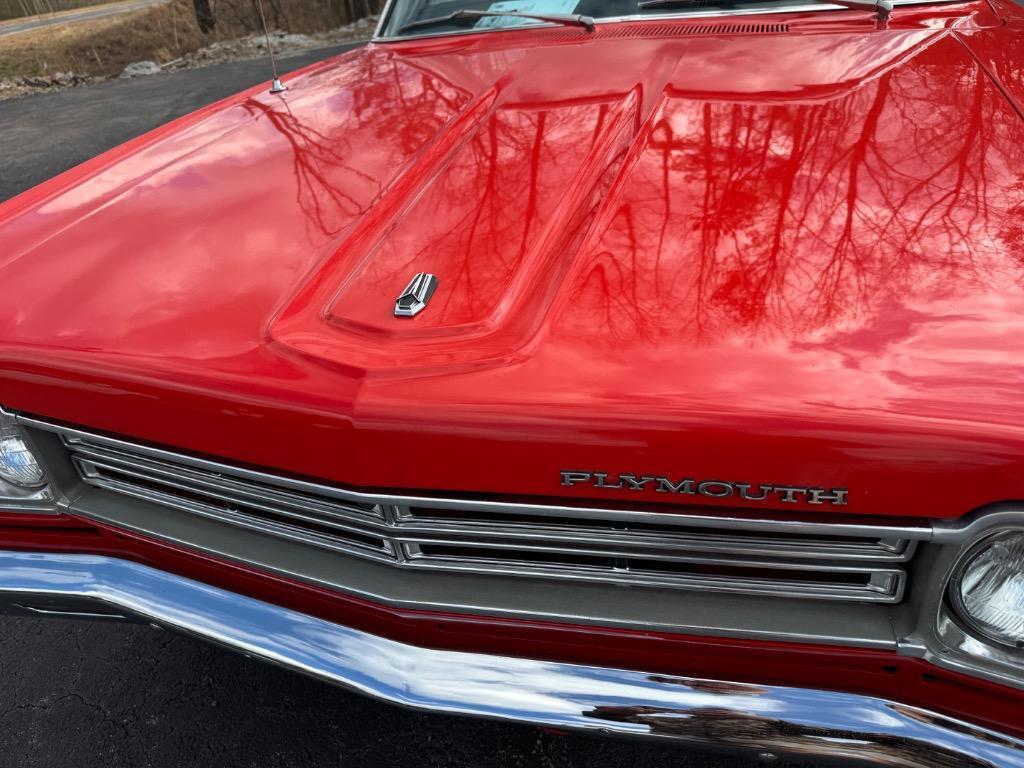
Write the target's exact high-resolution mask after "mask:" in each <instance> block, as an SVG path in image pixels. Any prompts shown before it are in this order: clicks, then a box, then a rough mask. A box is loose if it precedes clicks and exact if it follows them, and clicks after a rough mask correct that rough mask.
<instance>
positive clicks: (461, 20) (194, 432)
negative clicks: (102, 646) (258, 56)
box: [0, 0, 1024, 766]
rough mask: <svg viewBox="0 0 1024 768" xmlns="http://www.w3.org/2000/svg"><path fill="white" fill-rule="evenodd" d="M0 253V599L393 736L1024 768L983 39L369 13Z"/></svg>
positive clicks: (767, 23)
mask: <svg viewBox="0 0 1024 768" xmlns="http://www.w3.org/2000/svg"><path fill="white" fill-rule="evenodd" d="M284 86H285V87H286V90H281V88H277V87H275V88H274V89H272V90H271V89H270V88H268V85H263V86H260V87H258V88H254V89H252V90H250V91H248V92H246V93H242V94H239V95H238V96H235V97H232V98H229V99H227V100H225V101H222V102H220V103H218V104H215V105H213V106H211V107H208V108H206V109H203V110H200V111H199V112H197V113H195V114H192V115H189V116H188V117H185V118H183V119H180V120H178V121H176V122H173V123H171V124H169V125H167V126H164V127H162V128H160V129H159V130H157V131H154V132H152V133H150V134H148V135H145V136H143V137H141V138H139V139H136V140H134V141H132V142H130V143H128V144H126V145H124V146H122V147H120V148H118V149H115V150H113V151H111V152H108V153H106V154H104V155H102V156H100V157H97V158H96V159H94V160H92V161H90V162H88V163H86V164H85V165H83V166H80V167H78V168H75V169H74V170H71V171H69V172H68V173H65V174H63V175H62V176H60V177H58V178H56V179H53V180H52V181H50V182H48V183H46V184H43V185H42V186H40V187H38V188H36V189H33V190H31V191H29V192H27V193H25V194H22V195H21V196H19V197H17V198H15V199H13V200H11V201H9V202H7V203H6V204H4V205H3V206H0V243H2V249H0V295H2V301H0V403H2V406H3V412H2V414H3V415H2V417H0V508H2V511H0V596H2V602H3V604H4V605H5V610H8V611H29V612H33V613H40V612H41V613H46V614H66V615H83V614H84V615H97V614H103V615H110V616H115V617H122V618H125V619H130V620H143V621H146V622H153V623H155V624H158V625H161V626H164V627H168V628H172V629H175V630H180V631H182V632H186V633H189V634H191V635H195V636H198V637H202V638H207V639H209V640H212V641H214V642H217V643H221V644H223V645H226V646H229V647H231V648H235V649H237V650H239V651H242V652H245V653H248V654H251V655H253V656H256V657H260V658H263V659H266V660H268V661H271V662H274V663H276V664H280V665H283V666H285V667H288V668H291V669H294V670H297V671H299V672H303V673H306V674H310V675H314V676H316V677H318V678H321V679H323V680H327V681H330V682H333V683H338V684H340V685H344V686H348V687H350V688H354V689H356V690H358V691H362V692H364V693H367V694H369V695H371V696H376V697H379V698H381V699H385V700H387V701H391V702H394V703H396V704H401V705H407V706H411V707H416V708H421V709H426V710H433V711H438V712H449V713H459V714H464V715H474V716H484V717H491V718H499V719H504V720H511V721H519V722H525V723H532V724H537V725H543V726H548V727H553V728H559V729H583V730H589V731H592V732H598V733H605V734H619V735H638V736H648V737H656V738H657V737H660V738H662V739H666V740H674V741H676V742H678V743H681V744H685V745H693V746H695V747H698V748H701V749H707V748H711V749H724V750H733V751H737V752H740V753H751V754H753V755H755V756H756V755H759V756H760V760H761V762H763V763H764V764H766V765H771V764H776V763H780V762H783V761H786V760H797V761H800V762H801V763H803V762H813V763H817V762H819V761H824V762H844V761H850V762H855V763H867V764H876V765H880V766H1020V765H1024V9H1022V8H1021V7H1020V6H1018V5H1016V4H1014V3H1013V2H1010V1H1009V0H972V1H971V2H947V3H942V2H907V1H906V0H895V2H894V3H890V2H889V1H888V0H877V2H876V0H844V2H842V3H833V2H830V1H827V0H820V1H817V0H804V1H803V2H800V3H787V2H785V0H765V2H747V1H746V0H734V1H731V2H723V0H639V2H638V1H637V0H581V2H579V3H577V2H576V0H564V1H563V0H523V2H494V3H490V4H488V3H479V2H476V3H475V4H474V3H473V2H470V5H468V6H466V5H464V4H462V0H458V1H455V2H453V1H452V0H394V1H393V2H392V3H391V5H390V6H389V7H388V8H387V9H386V10H385V12H384V13H383V15H382V18H381V21H380V26H379V28H378V31H377V34H376V37H375V39H374V40H373V41H372V42H371V43H370V44H369V45H367V46H366V47H364V48H362V49H359V50H357V51H354V52H351V53H348V54H345V55H343V56H341V57H339V58H336V59H333V60H330V61H326V62H323V63H320V64H317V65H315V66H312V67H310V68H308V69H306V70H304V71H302V72H300V73H298V74H296V75H295V76H293V77H290V78H287V79H286V81H285V83H284Z"/></svg>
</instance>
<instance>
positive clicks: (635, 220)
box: [580, 52, 1024, 339]
mask: <svg viewBox="0 0 1024 768" xmlns="http://www.w3.org/2000/svg"><path fill="white" fill-rule="evenodd" d="M1022 53H1024V52H1022ZM926 58H927V57H926V56H925V55H923V54H922V55H921V59H926ZM702 99H703V100H702V101H695V100H694V99H693V98H692V95H691V94H688V93H686V92H685V91H679V92H670V93H669V94H668V99H667V101H666V102H665V103H664V104H663V105H662V106H661V107H660V113H659V115H658V116H657V119H656V120H655V121H653V123H652V125H651V128H650V129H649V131H648V132H647V134H646V135H645V136H643V137H642V138H643V140H644V141H645V143H646V151H645V153H644V155H643V158H642V160H641V162H639V163H637V165H636V166H635V168H634V170H633V172H632V176H631V178H630V180H629V181H628V183H627V184H626V185H625V186H624V188H623V193H622V195H621V202H620V206H619V209H618V213H617V215H616V217H615V219H614V222H613V224H612V226H610V227H608V228H607V230H605V232H604V233H603V236H602V240H601V242H600V244H599V246H598V247H597V248H596V249H595V251H594V252H593V255H592V256H591V257H590V258H591V260H590V265H589V269H590V279H588V280H587V282H586V284H585V287H584V288H583V290H582V292H581V297H580V303H581V305H582V306H583V307H584V308H585V309H586V310H587V311H589V312H591V313H599V314H604V315H606V316H607V317H608V321H607V322H608V326H607V327H608V329H609V331H610V332H611V333H613V334H620V335H621V336H622V337H623V338H628V337H630V336H634V335H646V334H653V333H661V334H678V333H679V332H681V331H685V330H687V329H689V331H690V332H691V333H692V334H693V335H694V336H695V337H696V338H698V339H700V338H702V337H704V336H705V334H714V335H715V336H716V337H717V336H720V335H721V334H722V333H723V332H725V333H731V334H742V335H745V336H748V337H750V338H768V337H771V336H774V335H776V334H780V333H781V334H784V335H787V336H792V334H793V333H794V332H796V333H798V334H799V333H804V334H819V333H820V332H821V331H822V330H823V329H825V330H827V329H828V328H837V327H839V326H841V325H844V324H847V323H849V322H851V321H857V320H860V321H863V320H864V319H865V318H866V317H873V316H875V315H877V313H878V312H880V311H881V308H882V307H883V306H885V305H886V302H888V301H891V298H892V297H893V296H905V295H908V294H912V293H914V292H915V291H917V290H920V289H921V288H922V287H928V286H943V285H949V284H954V285H965V284H966V285H976V286H982V287H984V286H987V285H996V284H999V285H1002V284H1005V282H1006V281H1007V280H1011V281H1014V282H1017V283H1021V284H1024V259H1018V260H1017V261H1016V262H1013V261H1012V260H1007V258H1006V255H1005V251H1006V250H1007V249H1008V247H1009V250H1012V251H1013V252H1015V253H1020V249H1021V246H1022V244H1024V242H1022V241H1024V227H1020V226H1015V225H1014V224H1013V223H1012V221H1013V220H1014V216H1013V215H1012V214H1013V213H1014V212H1016V214H1017V216H1018V217H1019V214H1020V213H1021V212H1024V203H1021V202H1020V191H1021V190H1022V188H1024V179H1022V177H1021V176H1019V175H1017V174H1016V173H1015V169H1017V168H1019V161H1015V160H1014V158H1016V157H1017V156H1018V154H1019V147H1020V146H1022V145H1024V123H1022V122H1021V121H1020V120H1019V119H1017V118H1016V116H1015V115H1013V114H1012V111H1011V110H1010V108H1009V106H1008V105H1007V104H1006V102H1005V100H1003V99H1001V98H999V97H998V96H997V95H994V93H993V89H992V88H991V84H990V83H989V81H988V80H987V77H986V75H985V74H984V73H983V72H982V71H981V70H980V68H978V67H977V66H976V65H975V64H974V63H973V61H972V60H971V59H970V58H967V57H964V58H963V59H962V60H960V59H953V60H949V59H946V60H943V62H942V65H941V66H937V67H933V66H929V65H928V64H926V63H918V62H917V61H915V60H911V61H910V62H904V65H903V66H901V67H898V68H890V69H887V70H886V71H885V72H883V73H882V74H881V75H880V76H878V77H876V78H875V79H873V80H870V81H867V82H864V83H863V84H862V85H861V87H859V88H856V89H851V90H848V91H846V92H844V93H842V94H841V95H835V96H834V97H833V98H829V99H827V100H820V101H813V100H807V101H793V102H788V103H782V104H779V103H777V102H776V101H773V100H771V99H765V101H764V102H763V103H759V102H758V101H757V99H756V98H754V97H752V96H750V95H749V94H746V95H745V97H744V101H743V102H742V103H738V102H731V101H726V100H721V99H720V100H715V99H714V98H713V96H711V95H708V94H705V95H704V96H703V97H702ZM627 263H632V264H634V265H635V267H634V268H633V269H630V270H623V271H621V272H620V271H619V270H617V265H622V264H627ZM621 295H629V296H635V297H636V298H635V299H633V300H630V301H629V302H622V304H628V306H621V307H620V302H619V301H618V298H617V297H619V296H621Z"/></svg>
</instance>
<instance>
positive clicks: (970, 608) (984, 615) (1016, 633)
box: [950, 530, 1024, 648]
mask: <svg viewBox="0 0 1024 768" xmlns="http://www.w3.org/2000/svg"><path fill="white" fill-rule="evenodd" d="M950 599H951V600H952V602H953V605H954V606H955V607H956V610H957V613H958V614H959V615H960V618H961V619H962V620H963V621H964V622H965V623H966V624H967V625H968V626H969V627H971V628H972V629H973V630H974V631H975V632H977V633H978V634H980V635H982V636H984V637H987V638H988V639H990V640H995V641H996V642H999V643H1004V644H1006V645H1011V646H1014V647H1017V648H1024V531H1019V530H1018V531H1004V532H1002V533H997V534H995V535H993V536H990V537H989V538H987V539H985V540H983V541H982V542H981V543H979V544H978V545H977V546H975V547H974V548H973V549H972V550H971V551H969V552H968V553H967V555H966V557H965V558H964V560H963V561H962V564H961V565H960V566H959V568H958V569H957V571H956V575H955V576H954V578H953V582H952V584H951V585H950Z"/></svg>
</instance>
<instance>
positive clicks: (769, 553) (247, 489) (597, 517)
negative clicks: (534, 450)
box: [64, 433, 916, 603]
mask: <svg viewBox="0 0 1024 768" xmlns="http://www.w3.org/2000/svg"><path fill="white" fill-rule="evenodd" d="M64 442H65V445H66V446H67V448H68V450H69V451H70V454H71V458H72V461H73V463H74V465H75V466H76V468H77V469H78V472H79V475H80V477H81V478H82V479H83V480H84V481H85V482H86V483H88V484H90V485H92V486H95V487H97V488H101V489H104V490H105V491H107V492H111V493H116V494H121V495H125V496H130V497H133V498H136V499H143V500H145V501H147V502H151V503H153V504H158V505H162V506H164V507H167V508H172V509H175V510H179V511H181V512H186V513H189V514H194V515H199V516H202V517H206V518H210V519H214V520H217V521H219V522H221V523H225V524H229V525H235V526H240V527H243V528H247V529H250V530H255V531H259V532H261V533H263V534H266V535H269V536H273V537H278V538H282V539H290V540H294V541H300V542H303V543H305V544H309V545H312V546H316V547H321V548H327V549H331V550H336V551H338V552H343V553H346V554H349V555H355V556H358V557H365V558H370V559H374V560H378V561H382V562H387V563H391V564H393V565H395V566H396V567H402V568H406V569H410V570H443V571H453V572H469V573H474V574H503V575H509V576H522V577H533V578H547V579H559V580H575V581H596V582H611V583H617V584H627V585H633V586H636V587H662V588H681V589H694V590H705V591H717V592H734V593H744V594H761V595H777V596H786V597H797V598H815V599H828V600H854V601H867V602H887V603H892V602H897V601H899V600H900V599H901V598H902V595H903V590H904V586H905V581H906V571H905V563H906V562H907V561H909V560H910V558H911V557H912V555H913V552H914V548H915V543H916V542H915V541H914V540H913V539H911V538H907V537H905V536H904V537H900V536H890V535H887V531H886V529H884V528H870V529H868V528H865V529H863V530H861V529H857V531H856V533H853V534H851V533H850V532H849V531H848V530H845V529H844V531H845V532H843V533H832V532H831V531H830V527H829V526H828V525H821V524H819V525H816V526H810V527H809V528H807V529H806V530H805V529H804V528H802V527H800V526H799V525H797V524H793V523H774V522H770V521H760V522H751V521H739V520H730V519H725V518H722V519H716V520H707V519H700V518H694V517H688V516H679V515H672V514H650V513H636V512H619V511H614V510H600V511H599V514H595V513H594V511H593V510H573V509H572V508H567V507H543V506H533V505H500V504H487V503H485V502H468V501H467V502H463V501H453V500H450V499H449V500H439V501H438V502H436V503H431V501H430V500H426V499H423V500H417V502H416V503H409V502H408V500H403V499H387V498H382V499H379V500H375V501H372V502H365V501H361V500H359V499H362V498H365V497H361V496H359V495H358V494H353V493H350V492H346V491H343V490H341V489H337V488H333V487H330V486H324V485H319V484H313V483H306V482H300V481H295V480H289V479H287V478H281V477H277V476H271V475H268V474H265V473H262V472H254V471H252V470H245V469H241V468H234V467H230V466H225V465H222V464H219V463H218V464H213V463H212V462H208V461H205V460H201V459H196V458H193V457H188V456H184V455H180V454H173V453H168V452H166V451H159V450H154V449H149V448H146V447H144V446H133V445H132V444H130V443H125V442H123V441H118V440H111V439H108V438H102V437H98V436H82V434H81V433H73V434H65V435H64ZM357 497H358V498H357Z"/></svg>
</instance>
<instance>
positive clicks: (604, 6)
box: [382, 0, 813, 37]
mask: <svg viewBox="0 0 1024 768" xmlns="http://www.w3.org/2000/svg"><path fill="white" fill-rule="evenodd" d="M811 1H812V2H813V0H811ZM793 5H794V2H793V0H777V1H774V2H773V0H497V1H496V2H490V1H489V0H394V1H393V3H392V5H391V8H390V11H389V13H388V17H387V21H386V23H385V25H384V29H383V32H382V36H384V37H399V36H402V37H406V36H411V35H436V34H443V33H449V32H459V31H466V32H469V31H481V30H488V29H498V28H503V27H524V26H533V25H537V24H547V23H551V22H550V21H545V20H542V19H538V18H527V16H528V15H529V14H540V15H546V16H569V15H577V16H580V17H583V18H594V19H602V18H613V17H621V16H643V15H646V14H650V15H652V16H654V15H659V14H665V13H675V12H679V13H686V12H687V11H714V10H731V9H737V8H745V9H750V10H753V9H755V8H756V9H757V10H762V9H764V10H769V9H771V8H773V7H776V6H777V7H780V8H781V7H792V6H793ZM462 11H472V12H474V13H472V14H470V13H460V12H462ZM481 11H487V12H493V13H495V15H493V16H480V15H476V14H477V13H478V12H481ZM502 13H509V14H510V15H508V16H505V15H501V14H502ZM511 14H515V15H511Z"/></svg>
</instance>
